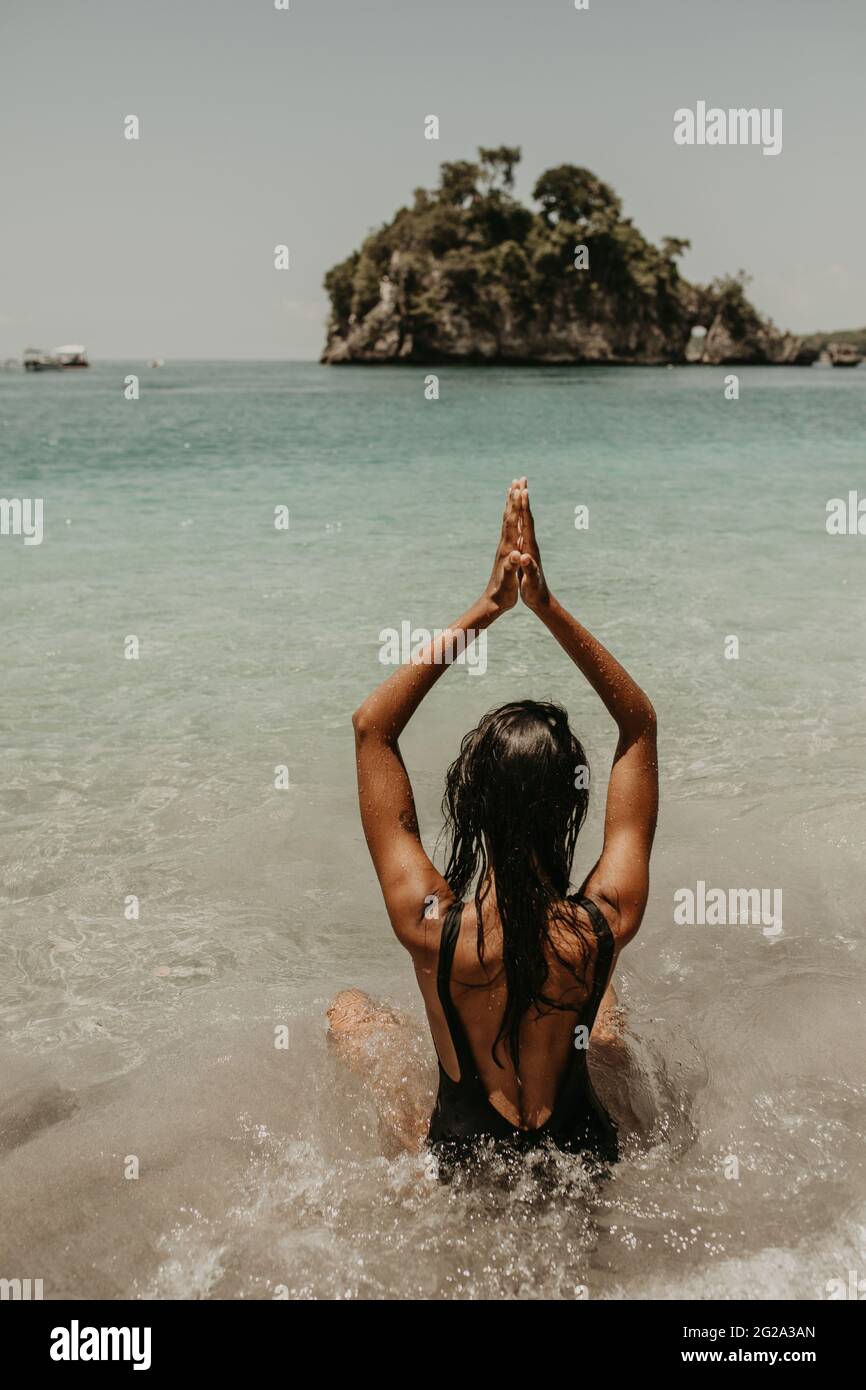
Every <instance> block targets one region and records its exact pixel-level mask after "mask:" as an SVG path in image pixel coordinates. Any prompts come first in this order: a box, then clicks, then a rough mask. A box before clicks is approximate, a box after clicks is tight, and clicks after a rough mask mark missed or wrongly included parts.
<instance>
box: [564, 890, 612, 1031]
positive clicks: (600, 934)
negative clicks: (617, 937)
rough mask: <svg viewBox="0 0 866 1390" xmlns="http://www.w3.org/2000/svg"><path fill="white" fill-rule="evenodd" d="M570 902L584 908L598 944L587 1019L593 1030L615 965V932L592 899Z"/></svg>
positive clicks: (573, 899)
mask: <svg viewBox="0 0 866 1390" xmlns="http://www.w3.org/2000/svg"><path fill="white" fill-rule="evenodd" d="M569 901H570V902H574V903H577V905H578V907H582V908H583V910H584V912H585V913H586V915H587V917H588V918H589V920H590V922H591V923H592V929H593V931H594V932H595V939H596V941H597V943H598V957H597V959H596V962H595V975H594V978H593V982H592V993H591V994H590V996H589V1002H588V1007H587V1013H586V1017H587V1018H589V1019H590V1020H591V1022H590V1028H591V1027H592V1023H594V1022H595V1016H596V1014H597V1013H598V1006H599V1004H600V1003H601V997H602V995H603V994H604V991H605V988H606V986H607V982H608V979H609V978H610V967H611V965H612V963H613V950H614V942H613V932H612V931H611V929H610V926H609V924H608V921H607V918H606V917H605V915H604V913H603V912H602V910H601V908H600V907H598V906H597V905H596V904H595V903H594V902H593V901H592V899H591V898H580V897H574V898H571V899H569Z"/></svg>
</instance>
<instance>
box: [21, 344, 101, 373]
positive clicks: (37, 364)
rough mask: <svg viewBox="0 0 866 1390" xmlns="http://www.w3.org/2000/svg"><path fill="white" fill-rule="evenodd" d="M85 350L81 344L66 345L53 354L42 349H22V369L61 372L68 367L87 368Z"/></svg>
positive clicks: (56, 349) (57, 348)
mask: <svg viewBox="0 0 866 1390" xmlns="http://www.w3.org/2000/svg"><path fill="white" fill-rule="evenodd" d="M89 366H90V363H89V362H88V360H87V349H86V348H85V347H84V346H83V345H82V344H81V343H66V344H64V346H63V347H56V348H55V349H54V351H53V352H43V350H42V348H25V349H24V369H25V371H28V372H62V371H66V369H67V368H69V367H89Z"/></svg>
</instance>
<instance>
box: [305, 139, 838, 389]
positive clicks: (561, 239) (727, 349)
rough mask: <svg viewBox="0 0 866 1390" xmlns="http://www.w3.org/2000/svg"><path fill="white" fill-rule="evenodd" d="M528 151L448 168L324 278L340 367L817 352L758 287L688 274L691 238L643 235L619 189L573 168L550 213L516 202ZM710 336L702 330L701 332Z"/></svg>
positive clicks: (753, 359) (553, 179) (764, 359)
mask: <svg viewBox="0 0 866 1390" xmlns="http://www.w3.org/2000/svg"><path fill="white" fill-rule="evenodd" d="M519 161H520V150H519V149H518V148H513V147H510V146H501V147H500V148H498V149H479V151H478V159H477V160H476V161H468V160H459V161H457V162H454V163H446V164H443V165H442V166H441V178H440V182H439V186H438V188H436V189H435V190H433V191H427V190H426V189H420V188H419V189H417V190H416V192H415V194H414V202H413V205H412V207H411V208H407V207H404V208H401V209H400V210H399V212H397V214H396V215H395V216H394V217H393V218H392V220H391V221H390V222H389V223H387V224H386V225H385V226H383V227H381V228H380V229H379V230H378V231H375V232H373V233H372V234H371V235H370V236H368V237H367V239H366V241H365V242H364V243H363V245H362V247H361V249H360V251H355V252H353V253H352V255H350V256H349V257H348V258H347V259H346V260H344V261H342V262H341V263H340V264H339V265H337V266H334V268H333V269H332V270H330V271H329V272H328V274H327V275H326V277H325V289H326V290H327V292H328V295H329V297H330V301H331V318H330V323H329V326H328V337H327V343H326V346H325V350H324V352H323V354H322V361H323V362H327V363H334V364H336V363H345V362H356V363H376V362H411V363H420V364H427V363H430V364H436V363H445V362H493V363H503V364H504V363H590V362H598V363H619V364H622V363H635V364H658V363H668V362H706V363H725V364H727V363H731V364H748V363H753V364H761V363H797V364H804V365H805V364H808V363H811V362H813V361H814V360H815V359H816V357H817V356H818V349H817V348H816V347H814V346H812V345H810V344H808V343H806V342H804V341H803V340H802V339H800V338H797V337H793V336H792V335H790V334H788V333H782V332H780V331H779V330H778V329H777V328H776V327H775V326H774V324H773V323H772V322H771V321H770V320H769V319H762V318H761V316H760V315H759V314H758V312H757V310H756V309H755V308H754V307H753V306H752V304H751V303H750V302H749V300H748V298H747V296H746V292H745V286H746V283H747V280H746V276H745V274H744V273H743V272H740V273H739V274H737V275H734V276H723V277H720V278H719V279H716V280H713V281H712V282H711V283H710V284H709V285H692V284H689V283H688V282H687V281H686V280H684V279H683V278H682V276H681V275H680V273H679V269H678V267H677V260H678V258H679V257H680V256H681V255H682V253H683V251H685V250H686V249H687V248H688V246H689V244H690V243H689V242H687V241H682V240H680V239H678V238H676V237H666V238H665V239H664V240H663V241H662V243H661V245H660V246H654V245H653V244H652V243H651V242H649V241H647V240H646V238H645V237H643V236H642V235H641V233H640V232H639V231H638V229H637V228H636V227H635V226H634V224H633V222H632V221H631V219H630V218H628V217H624V216H623V212H622V203H621V201H620V199H619V198H618V197H617V195H616V194H615V192H614V191H613V189H612V188H610V187H609V186H608V185H607V184H606V183H603V182H602V181H601V179H599V178H597V177H596V175H595V174H592V173H590V171H589V170H588V169H581V168H578V167H576V166H575V165H572V164H561V165H558V166H557V167H556V168H554V169H548V170H547V172H546V173H544V174H542V175H541V177H540V178H539V179H538V180H537V182H536V184H535V187H534V188H533V190H532V196H533V199H534V200H535V202H536V203H537V204H538V208H537V210H535V211H533V210H532V209H531V208H528V207H525V206H524V205H523V204H522V203H521V202H519V201H518V200H517V199H516V198H515V197H514V194H513V188H514V170H515V167H516V166H517V164H518V163H519ZM695 330H697V331H695Z"/></svg>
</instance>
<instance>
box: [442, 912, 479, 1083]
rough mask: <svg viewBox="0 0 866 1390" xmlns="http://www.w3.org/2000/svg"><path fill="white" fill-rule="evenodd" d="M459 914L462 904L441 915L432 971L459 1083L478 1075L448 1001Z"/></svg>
mask: <svg viewBox="0 0 866 1390" xmlns="http://www.w3.org/2000/svg"><path fill="white" fill-rule="evenodd" d="M462 915H463V903H462V902H457V903H452V904H451V906H450V907H449V909H448V911H447V912H446V914H445V922H444V924H443V927H442V935H441V937H440V939H439V968H438V970H437V972H436V987H437V990H438V993H439V1003H440V1004H441V1005H442V1012H443V1013H444V1015H445V1022H446V1023H447V1024H448V1031H449V1032H450V1034H451V1042H452V1044H453V1047H454V1051H455V1053H456V1055H457V1064H458V1066H459V1067H460V1081H461V1082H463V1081H466V1080H468V1079H470V1078H473V1079H474V1078H475V1077H477V1075H478V1069H477V1067H476V1065H475V1058H474V1057H473V1056H472V1049H471V1047H470V1046H469V1039H468V1038H467V1036H466V1030H465V1028H464V1027H463V1024H462V1023H461V1021H460V1015H459V1014H458V1012H457V1009H456V1007H455V1004H454V1000H453V999H452V998H451V966H452V964H453V962H454V952H455V950H456V948H457V938H458V937H459V935H460V919H461V917H462Z"/></svg>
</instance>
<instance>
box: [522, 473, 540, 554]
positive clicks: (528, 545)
mask: <svg viewBox="0 0 866 1390" xmlns="http://www.w3.org/2000/svg"><path fill="white" fill-rule="evenodd" d="M521 483H522V487H521V489H520V525H521V532H522V535H523V549H524V550H528V551H529V552H530V553H531V554H533V555H535V556H537V555H538V542H537V540H536V539H535V518H534V517H533V515H532V508H531V506H530V505H529V488H528V487H527V486H526V479H525V478H522V479H521Z"/></svg>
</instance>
